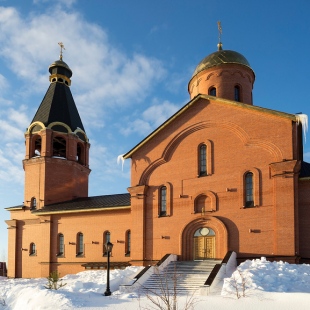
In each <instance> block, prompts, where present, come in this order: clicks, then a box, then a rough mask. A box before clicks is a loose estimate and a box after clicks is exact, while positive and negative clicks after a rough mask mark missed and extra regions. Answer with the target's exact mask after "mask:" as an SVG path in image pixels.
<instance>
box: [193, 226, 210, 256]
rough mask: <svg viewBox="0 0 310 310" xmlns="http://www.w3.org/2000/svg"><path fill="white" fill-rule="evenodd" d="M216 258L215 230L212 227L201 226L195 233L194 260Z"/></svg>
mask: <svg viewBox="0 0 310 310" xmlns="http://www.w3.org/2000/svg"><path fill="white" fill-rule="evenodd" d="M209 258H215V232H214V230H213V229H212V228H210V227H201V228H199V229H197V230H196V231H195V233H194V260H204V259H209Z"/></svg>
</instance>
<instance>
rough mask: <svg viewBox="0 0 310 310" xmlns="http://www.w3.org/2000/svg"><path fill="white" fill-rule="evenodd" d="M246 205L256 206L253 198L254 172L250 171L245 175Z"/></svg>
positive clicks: (247, 206) (248, 206)
mask: <svg viewBox="0 0 310 310" xmlns="http://www.w3.org/2000/svg"><path fill="white" fill-rule="evenodd" d="M245 207H246V208H250V207H254V199H253V173H252V172H248V173H247V174H246V175H245Z"/></svg>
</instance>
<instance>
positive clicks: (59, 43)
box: [58, 42, 65, 60]
mask: <svg viewBox="0 0 310 310" xmlns="http://www.w3.org/2000/svg"><path fill="white" fill-rule="evenodd" d="M58 45H59V46H60V55H59V59H60V60H62V50H63V49H64V50H65V46H64V44H63V43H62V42H58Z"/></svg>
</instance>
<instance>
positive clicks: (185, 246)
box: [180, 216, 228, 260]
mask: <svg viewBox="0 0 310 310" xmlns="http://www.w3.org/2000/svg"><path fill="white" fill-rule="evenodd" d="M202 227H210V228H212V229H213V230H214V232H215V236H216V237H215V258H224V256H225V254H226V253H227V251H228V234H227V229H226V226H225V225H224V223H223V222H222V221H221V220H219V219H218V218H216V217H214V216H204V217H203V218H198V219H195V220H194V221H192V222H190V223H188V224H187V225H186V226H185V227H184V229H183V231H182V233H181V243H180V244H181V251H180V253H181V258H180V260H193V259H194V233H195V231H196V230H197V229H199V228H202Z"/></svg>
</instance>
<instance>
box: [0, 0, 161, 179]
mask: <svg viewBox="0 0 310 310" xmlns="http://www.w3.org/2000/svg"><path fill="white" fill-rule="evenodd" d="M74 3H75V1H72V0H71V1H68V0H66V1H56V2H55V1H54V2H53V4H52V5H49V4H50V1H45V0H35V1H34V4H36V5H38V6H40V4H44V7H47V9H46V11H45V12H43V13H38V12H32V13H31V14H29V15H27V16H25V15H22V14H21V13H20V12H19V11H18V10H17V9H15V8H13V7H1V6H0V29H1V32H0V59H1V60H2V61H3V64H2V65H3V66H6V69H8V70H10V71H11V72H10V73H12V74H11V76H12V78H17V79H18V84H17V80H7V78H6V77H5V76H4V75H1V74H3V72H1V74H0V105H1V109H0V131H1V132H2V133H5V134H4V135H3V137H2V139H3V142H4V143H10V144H6V145H4V144H2V145H1V146H0V151H1V154H0V156H1V160H0V166H1V175H2V178H5V177H7V176H11V177H10V179H8V180H10V181H12V182H13V180H14V179H18V180H20V175H19V174H23V171H22V169H21V164H20V163H21V160H22V158H23V156H24V153H25V150H24V144H23V142H22V141H23V139H24V132H25V129H26V128H27V127H28V126H29V122H30V120H31V119H32V117H33V115H34V113H35V111H36V109H37V108H38V106H39V104H40V101H41V100H42V99H43V97H42V98H39V99H38V100H33V99H32V97H33V96H38V94H42V93H43V94H44V92H45V91H46V90H47V87H48V85H49V81H48V76H49V73H48V66H49V65H50V64H51V63H52V62H53V61H54V60H57V59H58V55H59V51H60V49H59V46H58V45H57V43H58V42H63V43H64V45H65V48H66V49H65V50H64V61H65V62H66V63H67V64H68V65H69V66H70V67H71V69H72V71H73V76H72V87H71V89H72V93H73V96H74V99H75V102H76V104H77V106H78V110H79V113H80V115H81V116H82V119H83V123H84V125H85V128H91V130H90V131H92V130H94V131H95V130H96V128H100V127H103V125H104V123H105V121H104V118H103V116H104V115H105V114H104V113H106V109H107V108H108V109H112V108H115V109H119V108H120V107H122V106H128V105H133V106H134V105H138V104H139V103H140V102H142V101H143V100H144V99H145V98H146V96H147V95H148V94H149V93H150V92H151V90H152V89H153V88H154V87H155V85H156V83H157V82H158V81H160V80H161V79H162V78H163V76H165V74H166V71H165V69H164V68H163V65H162V63H161V62H160V61H159V60H157V59H154V58H150V57H147V56H145V55H143V54H138V53H132V54H131V55H128V54H126V53H125V52H124V51H120V50H118V49H117V48H116V47H115V46H113V45H112V44H111V43H110V42H109V38H108V35H107V32H106V31H105V29H103V28H102V27H100V26H98V25H96V24H94V23H91V22H89V21H86V20H85V19H84V17H83V16H82V15H81V14H80V13H79V12H76V11H74V10H73V9H72V8H71V9H70V11H68V10H66V7H65V6H67V7H70V6H72V5H73V4H74ZM55 4H56V5H55ZM41 7H43V5H41ZM73 25H74V26H73ZM17 85H18V86H17ZM10 88H11V89H14V92H11V94H10V97H9V99H7V98H5V97H4V91H5V90H8V89H10ZM25 103H29V104H27V107H25V105H24V104H25ZM144 122H145V123H144V125H143V124H141V122H140V126H141V125H143V127H144V128H145V130H146V131H148V130H150V128H151V127H150V126H151V125H150V124H149V121H144ZM138 123H139V121H137V122H136V124H135V125H136V127H133V128H132V129H131V131H132V132H134V131H136V130H138V127H139V124H138ZM88 133H89V131H88ZM91 142H92V145H93V141H91ZM15 143H17V144H20V145H21V146H22V149H18V148H17V147H16V144H15ZM17 149H18V152H20V153H18V152H17V151H16V150H17ZM105 151H106V150H105V148H102V147H100V145H99V144H98V145H96V152H93V151H91V152H92V158H91V161H92V163H91V164H92V165H94V167H96V168H97V167H99V166H100V165H101V166H102V165H105V166H106V168H105V170H104V172H105V173H107V174H109V173H111V175H112V174H113V173H112V172H115V169H118V168H119V167H117V166H116V164H115V162H114V161H115V158H116V156H117V155H118V154H116V155H115V158H114V154H113V155H112V153H110V152H107V154H108V155H106V157H105V158H106V160H105V161H104V164H102V161H101V160H102V157H97V154H101V155H104V154H105ZM7 154H9V156H8V155H7ZM13 154H14V155H13ZM109 154H111V155H109ZM114 166H115V169H114ZM94 167H92V169H93V168H94ZM102 169H103V168H102ZM102 169H101V171H102Z"/></svg>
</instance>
